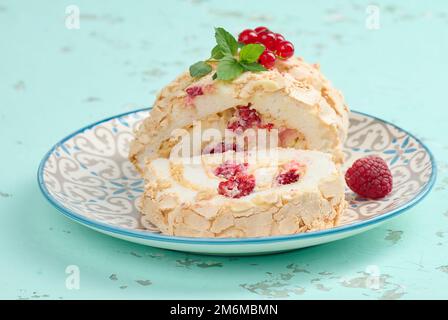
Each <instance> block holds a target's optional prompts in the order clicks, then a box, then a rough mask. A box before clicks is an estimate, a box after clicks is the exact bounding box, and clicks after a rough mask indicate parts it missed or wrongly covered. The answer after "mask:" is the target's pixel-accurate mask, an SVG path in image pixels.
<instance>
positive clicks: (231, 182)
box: [218, 174, 255, 198]
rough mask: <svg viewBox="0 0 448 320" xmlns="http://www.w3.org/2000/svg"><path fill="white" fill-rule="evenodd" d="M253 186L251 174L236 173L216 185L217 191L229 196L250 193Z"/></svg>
mask: <svg viewBox="0 0 448 320" xmlns="http://www.w3.org/2000/svg"><path fill="white" fill-rule="evenodd" d="M254 188H255V177H254V176H253V175H251V174H250V175H245V174H237V175H236V176H234V177H230V179H228V180H226V181H222V182H220V183H219V185H218V193H219V194H220V195H223V196H225V197H229V198H241V197H244V196H247V195H248V194H250V193H251V192H252V191H253V190H254Z"/></svg>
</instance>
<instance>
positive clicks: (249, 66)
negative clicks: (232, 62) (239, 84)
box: [240, 62, 267, 72]
mask: <svg viewBox="0 0 448 320" xmlns="http://www.w3.org/2000/svg"><path fill="white" fill-rule="evenodd" d="M240 64H241V66H242V67H243V68H244V71H253V72H259V71H266V70H267V69H266V68H265V67H263V66H262V65H261V64H259V63H257V62H252V63H246V62H240Z"/></svg>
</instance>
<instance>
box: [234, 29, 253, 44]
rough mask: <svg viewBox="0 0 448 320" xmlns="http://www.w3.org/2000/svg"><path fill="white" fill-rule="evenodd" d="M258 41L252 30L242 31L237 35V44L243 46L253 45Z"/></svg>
mask: <svg viewBox="0 0 448 320" xmlns="http://www.w3.org/2000/svg"><path fill="white" fill-rule="evenodd" d="M257 40H258V34H257V33H256V32H255V31H254V30H252V29H246V30H243V31H242V32H241V33H240V34H239V35H238V42H242V43H244V44H249V43H255V42H257Z"/></svg>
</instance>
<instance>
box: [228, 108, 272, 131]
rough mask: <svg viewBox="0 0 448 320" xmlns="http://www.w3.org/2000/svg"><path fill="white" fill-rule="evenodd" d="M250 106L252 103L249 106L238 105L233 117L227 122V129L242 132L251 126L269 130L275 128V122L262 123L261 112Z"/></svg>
mask: <svg viewBox="0 0 448 320" xmlns="http://www.w3.org/2000/svg"><path fill="white" fill-rule="evenodd" d="M250 106H251V104H250V103H249V104H248V105H247V106H237V107H236V112H235V113H234V115H233V119H231V120H230V121H229V123H227V129H229V130H232V131H234V132H237V133H241V132H244V131H245V130H247V129H249V128H259V129H267V130H268V131H269V130H271V129H272V128H274V124H273V123H262V121H261V116H260V114H259V113H258V112H257V110H255V109H251V107H250Z"/></svg>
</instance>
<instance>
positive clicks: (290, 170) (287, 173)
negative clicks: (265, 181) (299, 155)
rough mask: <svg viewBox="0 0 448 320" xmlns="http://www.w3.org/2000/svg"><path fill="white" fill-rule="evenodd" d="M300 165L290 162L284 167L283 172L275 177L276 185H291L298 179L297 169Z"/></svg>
mask: <svg viewBox="0 0 448 320" xmlns="http://www.w3.org/2000/svg"><path fill="white" fill-rule="evenodd" d="M300 167H301V165H300V164H299V163H298V162H297V161H294V160H293V161H291V162H290V163H287V164H286V165H285V166H284V170H283V171H282V172H280V174H279V175H278V176H277V183H278V184H291V183H294V182H297V181H298V180H299V178H300V174H299V169H300Z"/></svg>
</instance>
